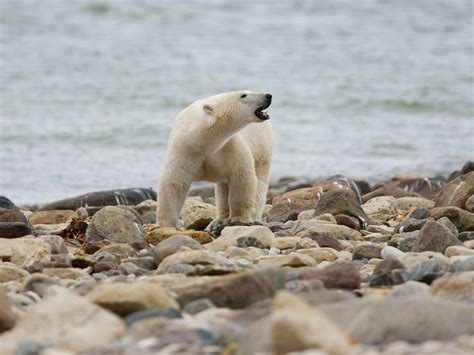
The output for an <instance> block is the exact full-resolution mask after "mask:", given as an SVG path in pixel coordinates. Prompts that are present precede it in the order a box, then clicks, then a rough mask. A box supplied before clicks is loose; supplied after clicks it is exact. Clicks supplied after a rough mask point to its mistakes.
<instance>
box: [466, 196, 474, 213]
mask: <svg viewBox="0 0 474 355" xmlns="http://www.w3.org/2000/svg"><path fill="white" fill-rule="evenodd" d="M464 209H465V210H467V211H469V212H471V213H474V195H471V197H469V198H468V199H467V201H466V203H465V204H464Z"/></svg>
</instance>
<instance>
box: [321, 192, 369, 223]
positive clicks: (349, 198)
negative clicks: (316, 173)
mask: <svg viewBox="0 0 474 355" xmlns="http://www.w3.org/2000/svg"><path fill="white" fill-rule="evenodd" d="M325 213H329V214H332V215H333V216H335V215H338V214H344V215H348V216H352V217H356V218H357V219H358V220H359V221H368V220H369V217H368V216H367V215H366V214H365V212H364V211H363V210H362V208H361V206H360V203H359V200H358V199H357V198H356V196H355V195H354V193H353V192H352V190H347V189H337V190H332V191H328V192H325V193H324V194H323V195H322V196H321V198H320V199H319V201H318V204H317V205H316V209H315V212H314V215H315V216H320V215H322V214H325ZM365 223H366V222H365Z"/></svg>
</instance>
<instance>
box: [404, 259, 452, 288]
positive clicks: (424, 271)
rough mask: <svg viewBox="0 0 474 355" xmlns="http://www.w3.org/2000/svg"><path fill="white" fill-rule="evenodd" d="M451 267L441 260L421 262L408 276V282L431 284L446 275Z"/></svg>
mask: <svg viewBox="0 0 474 355" xmlns="http://www.w3.org/2000/svg"><path fill="white" fill-rule="evenodd" d="M450 270H451V266H450V265H449V264H448V263H447V262H445V261H442V260H438V259H430V260H422V261H419V262H418V263H416V264H415V266H414V267H413V268H412V269H411V270H410V272H409V274H408V280H413V281H419V282H424V283H426V284H428V285H429V284H431V283H432V282H433V281H434V280H435V279H436V278H438V277H441V276H442V275H444V274H446V273H448V272H449V271H450Z"/></svg>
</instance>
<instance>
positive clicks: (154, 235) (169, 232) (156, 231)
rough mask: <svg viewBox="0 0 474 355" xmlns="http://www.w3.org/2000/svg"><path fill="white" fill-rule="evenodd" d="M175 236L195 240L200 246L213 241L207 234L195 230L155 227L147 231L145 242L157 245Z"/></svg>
mask: <svg viewBox="0 0 474 355" xmlns="http://www.w3.org/2000/svg"><path fill="white" fill-rule="evenodd" d="M175 235H186V236H188V237H191V238H193V239H195V240H196V241H198V242H199V243H201V244H207V243H210V242H212V241H213V240H214V239H213V238H212V237H211V236H210V235H209V234H208V233H207V232H202V231H195V230H177V229H174V228H160V227H158V226H156V225H155V226H151V227H150V228H149V229H148V231H147V234H146V240H147V242H148V243H150V244H153V245H157V244H158V243H160V242H161V241H163V240H165V239H167V238H169V237H172V236H175Z"/></svg>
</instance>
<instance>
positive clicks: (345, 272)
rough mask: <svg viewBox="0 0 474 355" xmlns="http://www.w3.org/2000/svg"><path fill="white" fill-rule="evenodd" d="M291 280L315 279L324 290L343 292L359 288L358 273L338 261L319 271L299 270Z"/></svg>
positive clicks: (349, 264)
mask: <svg viewBox="0 0 474 355" xmlns="http://www.w3.org/2000/svg"><path fill="white" fill-rule="evenodd" d="M292 279H296V280H312V279H317V280H320V281H322V282H323V284H324V287H326V288H341V289H345V290H354V289H358V288H360V281H361V278H360V274H359V271H358V270H357V268H356V267H355V266H354V265H352V264H351V263H346V262H339V261H337V262H334V263H332V264H330V265H328V266H325V267H324V268H321V269H316V268H302V269H301V270H298V273H297V274H296V275H295V277H294V278H292ZM290 280H291V279H290Z"/></svg>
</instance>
